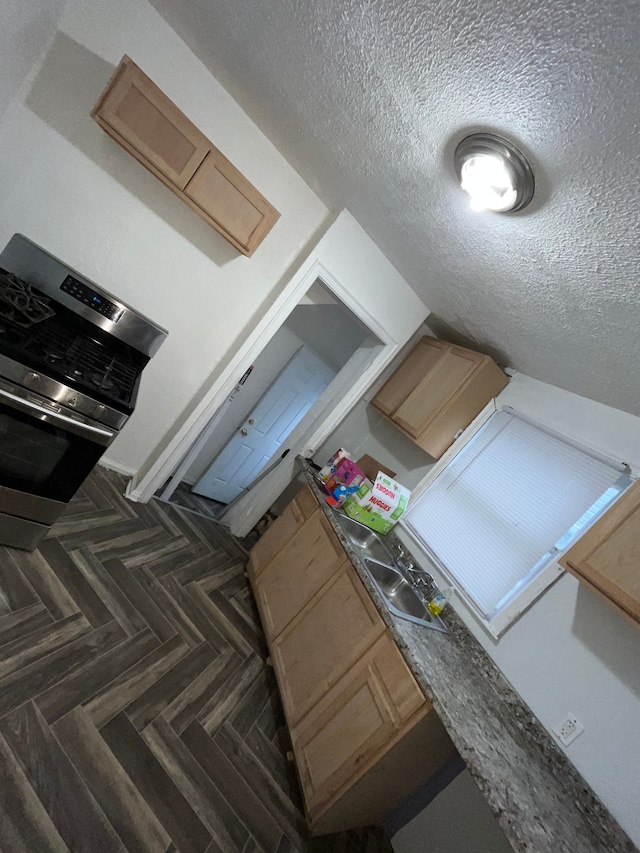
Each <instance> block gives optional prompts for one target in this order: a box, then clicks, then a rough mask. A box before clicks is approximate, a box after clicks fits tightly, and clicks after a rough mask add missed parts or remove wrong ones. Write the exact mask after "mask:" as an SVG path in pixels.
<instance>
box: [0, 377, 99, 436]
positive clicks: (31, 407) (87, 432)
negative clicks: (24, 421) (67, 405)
mask: <svg viewBox="0 0 640 853" xmlns="http://www.w3.org/2000/svg"><path fill="white" fill-rule="evenodd" d="M2 400H4V401H5V402H6V403H7V405H8V406H11V407H12V408H14V409H21V410H22V411H23V412H27V413H31V412H37V413H38V414H39V415H40V416H41V417H42V416H44V417H46V419H47V420H51V421H56V422H59V423H62V424H64V426H65V428H66V429H68V430H69V432H74V433H76V434H78V435H83V436H86V437H87V438H92V439H93V441H96V442H98V444H104V445H107V444H110V443H111V441H112V440H113V439H114V438H115V435H116V433H115V432H112V431H111V430H108V429H102V428H101V427H94V426H91V425H90V424H85V423H82V421H76V420H74V419H73V418H69V417H67V416H66V415H60V414H58V413H57V412H53V411H51V410H50V409H47V408H45V407H44V406H40V405H38V403H32V402H31V400H25V399H23V398H22V397H18V396H17V395H16V394H11V393H9V391H5V390H4V389H3V388H0V402H1V401H2Z"/></svg>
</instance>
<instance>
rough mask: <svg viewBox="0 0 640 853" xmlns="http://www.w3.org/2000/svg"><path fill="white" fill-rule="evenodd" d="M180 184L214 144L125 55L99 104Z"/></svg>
mask: <svg viewBox="0 0 640 853" xmlns="http://www.w3.org/2000/svg"><path fill="white" fill-rule="evenodd" d="M94 117H95V118H98V119H101V120H102V122H105V123H106V124H108V125H109V126H110V127H111V128H113V130H115V131H116V132H117V134H118V135H119V136H120V137H122V139H124V140H125V141H126V142H128V143H129V145H130V146H131V147H132V148H134V149H135V150H136V151H137V152H138V153H139V154H141V155H142V157H143V158H144V159H145V160H147V161H148V162H149V163H150V164H151V165H153V166H154V167H155V168H156V169H158V170H159V171H160V172H162V174H163V175H165V176H166V177H167V178H169V179H170V180H171V182H172V183H173V184H175V186H176V187H178V188H179V189H183V188H184V187H185V185H186V184H187V183H188V181H189V180H190V179H191V177H192V175H193V174H194V172H195V171H196V169H197V168H198V166H199V165H200V164H201V163H202V161H203V160H204V158H205V157H206V155H207V152H208V151H209V148H210V143H209V141H208V140H207V138H206V137H205V136H204V135H203V134H202V133H200V131H199V130H198V129H197V127H195V125H194V124H192V123H191V122H190V121H189V119H188V118H187V117H186V116H185V115H184V113H183V112H181V110H179V109H178V107H176V105H175V104H174V103H173V102H172V101H171V100H170V99H169V98H168V97H167V96H166V95H165V94H164V93H163V92H162V91H161V90H160V89H159V88H158V87H157V86H156V85H155V83H153V82H152V81H151V80H150V79H149V78H148V77H147V76H146V74H144V73H143V72H142V71H141V70H140V69H139V68H138V66H137V65H136V64H135V63H133V62H132V61H131V60H129V59H126V60H123V63H122V64H121V66H120V69H119V71H118V73H117V75H116V77H115V78H114V80H113V82H112V85H111V87H110V89H109V91H108V93H107V95H106V97H105V98H104V99H103V100H102V102H101V103H100V104H98V106H97V107H96V109H95V110H94Z"/></svg>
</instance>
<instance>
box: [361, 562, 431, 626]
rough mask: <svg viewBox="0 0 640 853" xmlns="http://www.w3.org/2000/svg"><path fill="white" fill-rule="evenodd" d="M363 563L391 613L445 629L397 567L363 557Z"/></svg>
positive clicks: (411, 620)
mask: <svg viewBox="0 0 640 853" xmlns="http://www.w3.org/2000/svg"><path fill="white" fill-rule="evenodd" d="M364 564H365V566H366V569H367V571H368V572H369V575H370V577H371V580H372V581H373V582H374V584H375V585H376V587H377V588H378V592H379V593H380V595H381V596H382V598H383V599H384V602H385V604H386V605H387V607H388V608H389V610H390V611H391V612H392V613H395V615H396V616H400V617H402V618H403V619H408V620H409V621H410V622H417V623H418V624H419V625H426V626H427V627H429V628H434V629H435V630H436V631H446V630H447V629H446V628H445V626H444V623H443V621H442V619H440V617H439V616H432V615H431V613H429V610H428V608H427V605H426V603H425V602H424V600H423V599H422V597H421V596H420V594H419V593H418V592H416V590H415V589H414V588H413V587H412V586H411V584H410V583H409V581H408V580H406V578H405V577H404V576H403V575H402V573H401V572H400V571H399V570H398V569H394V568H391V566H383V565H382V563H377V562H375V561H374V560H369V559H367V558H366V557H365V559H364Z"/></svg>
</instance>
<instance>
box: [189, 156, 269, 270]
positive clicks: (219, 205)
mask: <svg viewBox="0 0 640 853" xmlns="http://www.w3.org/2000/svg"><path fill="white" fill-rule="evenodd" d="M185 194H186V195H187V196H188V197H189V198H190V199H191V200H192V201H193V202H195V204H197V205H198V207H200V208H201V209H202V210H203V211H204V212H205V213H206V214H207V215H208V216H210V217H211V219H213V220H215V221H216V222H217V223H218V224H219V225H220V226H221V227H222V228H223V229H224V230H225V232H226V233H227V234H228V236H229V237H232V238H233V239H234V240H235V241H236V242H237V243H238V244H239V245H240V246H241V247H242V249H243V251H244V252H245V254H247V255H251V254H252V252H253V250H254V249H255V247H256V246H257V245H258V244H259V243H260V242H262V240H263V238H264V236H265V234H266V233H267V232H268V231H269V230H270V229H271V228H272V227H273V225H274V223H275V222H276V220H277V219H278V218H279V216H280V214H279V213H278V211H277V210H276V209H275V207H273V206H272V205H271V204H269V202H268V201H267V200H266V198H264V196H263V195H261V194H260V193H259V192H258V190H257V189H256V188H255V187H254V186H253V185H252V184H250V183H249V181H248V180H247V179H246V178H245V177H244V176H243V175H242V174H241V173H240V172H239V171H238V170H237V169H236V168H235V166H233V165H232V164H231V163H230V162H229V161H228V160H227V158H226V157H224V156H223V155H222V154H221V153H220V152H219V151H217V150H215V149H212V150H211V151H210V152H209V153H208V154H207V157H206V159H205V160H204V162H203V163H202V165H201V166H200V167H199V168H198V170H197V172H196V173H195V174H194V176H193V178H192V179H191V181H189V184H188V185H187V187H186V189H185Z"/></svg>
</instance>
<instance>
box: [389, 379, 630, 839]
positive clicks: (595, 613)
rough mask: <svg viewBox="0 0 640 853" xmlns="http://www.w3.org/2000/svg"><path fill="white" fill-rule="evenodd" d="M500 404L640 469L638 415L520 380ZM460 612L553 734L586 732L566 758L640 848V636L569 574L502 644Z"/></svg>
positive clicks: (459, 605) (459, 604) (458, 607)
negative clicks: (564, 728) (556, 730)
mask: <svg viewBox="0 0 640 853" xmlns="http://www.w3.org/2000/svg"><path fill="white" fill-rule="evenodd" d="M498 403H499V404H505V405H510V406H513V407H514V409H516V410H517V411H519V412H521V413H523V414H525V415H528V416H529V417H530V418H533V419H536V420H538V421H539V422H541V423H544V424H545V425H547V426H549V427H551V428H553V429H555V430H557V431H558V432H561V433H563V434H565V435H567V436H570V437H572V438H574V439H577V440H578V441H581V442H582V443H584V444H586V445H589V446H591V447H594V448H596V449H599V450H601V451H604V452H606V453H608V454H611V455H613V456H614V457H615V458H616V459H619V460H621V461H624V462H627V463H628V464H630V465H634V466H640V418H638V417H635V416H634V415H630V414H628V413H626V412H622V411H619V410H617V409H612V408H609V407H608V406H605V405H603V404H601V403H596V402H594V401H593V400H588V399H587V398H585V397H580V396H578V395H576V394H571V393H569V392H567V391H563V390H562V389H560V388H556V387H554V386H552V385H547V384H545V383H544V382H539V381H537V380H535V379H530V378H529V377H527V376H523V375H521V374H519V375H516V376H515V377H514V378H513V379H512V380H511V382H510V384H509V385H508V386H507V387H506V388H505V390H504V391H502V393H501V394H500V395H499V397H498ZM400 533H401V535H402V538H404V539H405V540H406V542H407V544H409V545H410V547H412V549H413V550H415V546H414V544H413V541H412V540H410V539H409V538H408V536H407V535H406V534H405V533H403V532H402V531H400ZM434 574H437V572H435V571H434ZM453 606H454V607H455V609H456V611H457V612H458V613H459V614H460V616H461V617H462V619H464V621H465V622H466V624H467V625H468V626H469V628H470V630H471V631H472V633H473V634H474V635H475V636H476V637H477V639H478V641H479V642H480V643H481V645H482V646H483V647H484V648H485V649H486V651H487V652H488V654H489V655H490V656H491V657H492V658H493V659H494V661H495V662H496V664H497V665H498V667H499V668H500V669H501V670H502V672H503V673H504V675H505V676H506V678H507V679H508V680H509V681H510V682H511V684H512V685H513V687H514V688H515V690H516V691H517V692H518V693H519V694H520V695H521V696H522V698H523V699H524V700H525V701H526V702H527V704H528V705H529V706H530V708H531V709H532V711H533V712H534V714H535V715H536V716H537V717H538V718H539V719H540V721H541V722H542V723H543V725H544V726H546V728H547V729H549V730H551V729H552V728H553V726H555V725H557V724H558V723H559V722H561V721H562V720H563V719H564V717H565V716H566V714H567V712H569V711H570V712H572V713H573V714H575V715H576V716H577V718H578V719H579V720H580V721H581V722H582V724H583V725H584V726H585V732H584V733H583V734H582V735H580V737H579V738H578V739H577V740H576V741H574V743H573V744H571V745H570V746H569V747H568V748H567V750H566V752H567V755H568V757H569V758H570V760H571V761H572V762H573V763H574V764H575V766H576V767H577V768H578V770H579V771H580V772H581V773H582V775H583V776H584V778H585V779H586V780H587V782H588V783H589V784H590V785H591V787H592V788H593V789H594V791H595V792H596V794H597V795H598V796H599V797H600V798H601V800H602V801H603V803H604V804H605V805H606V806H607V808H608V809H609V810H610V811H611V813H612V814H613V815H614V816H615V817H616V818H617V819H618V821H619V822H620V824H621V825H622V827H623V828H624V829H625V830H626V832H627V833H628V834H629V835H630V836H631V838H632V839H633V840H634V842H635V843H636V844H637V845H639V846H640V810H639V809H638V792H639V791H640V664H639V661H640V630H639V629H637V628H635V627H634V626H632V625H631V624H629V623H628V622H627V621H626V620H625V619H624V618H623V617H622V616H620V615H619V614H618V613H617V612H616V611H615V610H614V609H613V608H612V607H611V606H609V605H608V604H606V602H604V601H602V600H601V599H599V598H598V597H597V596H595V595H594V594H593V593H592V592H590V591H589V590H587V589H586V588H585V587H584V586H582V585H581V584H580V583H579V582H578V581H577V580H576V579H575V578H574V577H572V576H571V575H568V574H565V575H563V576H562V577H561V579H560V580H559V581H558V582H557V583H556V584H555V585H554V586H552V587H551V588H550V589H548V590H547V591H546V592H545V594H544V595H543V596H542V597H541V598H539V599H538V601H536V602H535V603H534V604H533V605H532V606H531V608H530V609H529V610H528V611H527V612H526V613H525V614H524V615H523V616H522V617H521V618H520V619H519V620H518V621H517V622H516V623H515V624H513V625H512V626H511V627H510V628H509V629H508V630H507V631H506V633H505V634H504V635H503V636H502V637H501V638H500V640H493V639H492V638H490V637H489V636H488V634H487V633H486V632H485V631H484V630H483V629H482V628H481V627H480V625H479V624H478V622H477V621H476V620H475V618H474V617H473V616H472V615H471V613H470V612H469V611H468V610H467V609H466V608H465V606H464V605H463V604H462V602H460V601H459V599H457V598H454V603H453Z"/></svg>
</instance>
